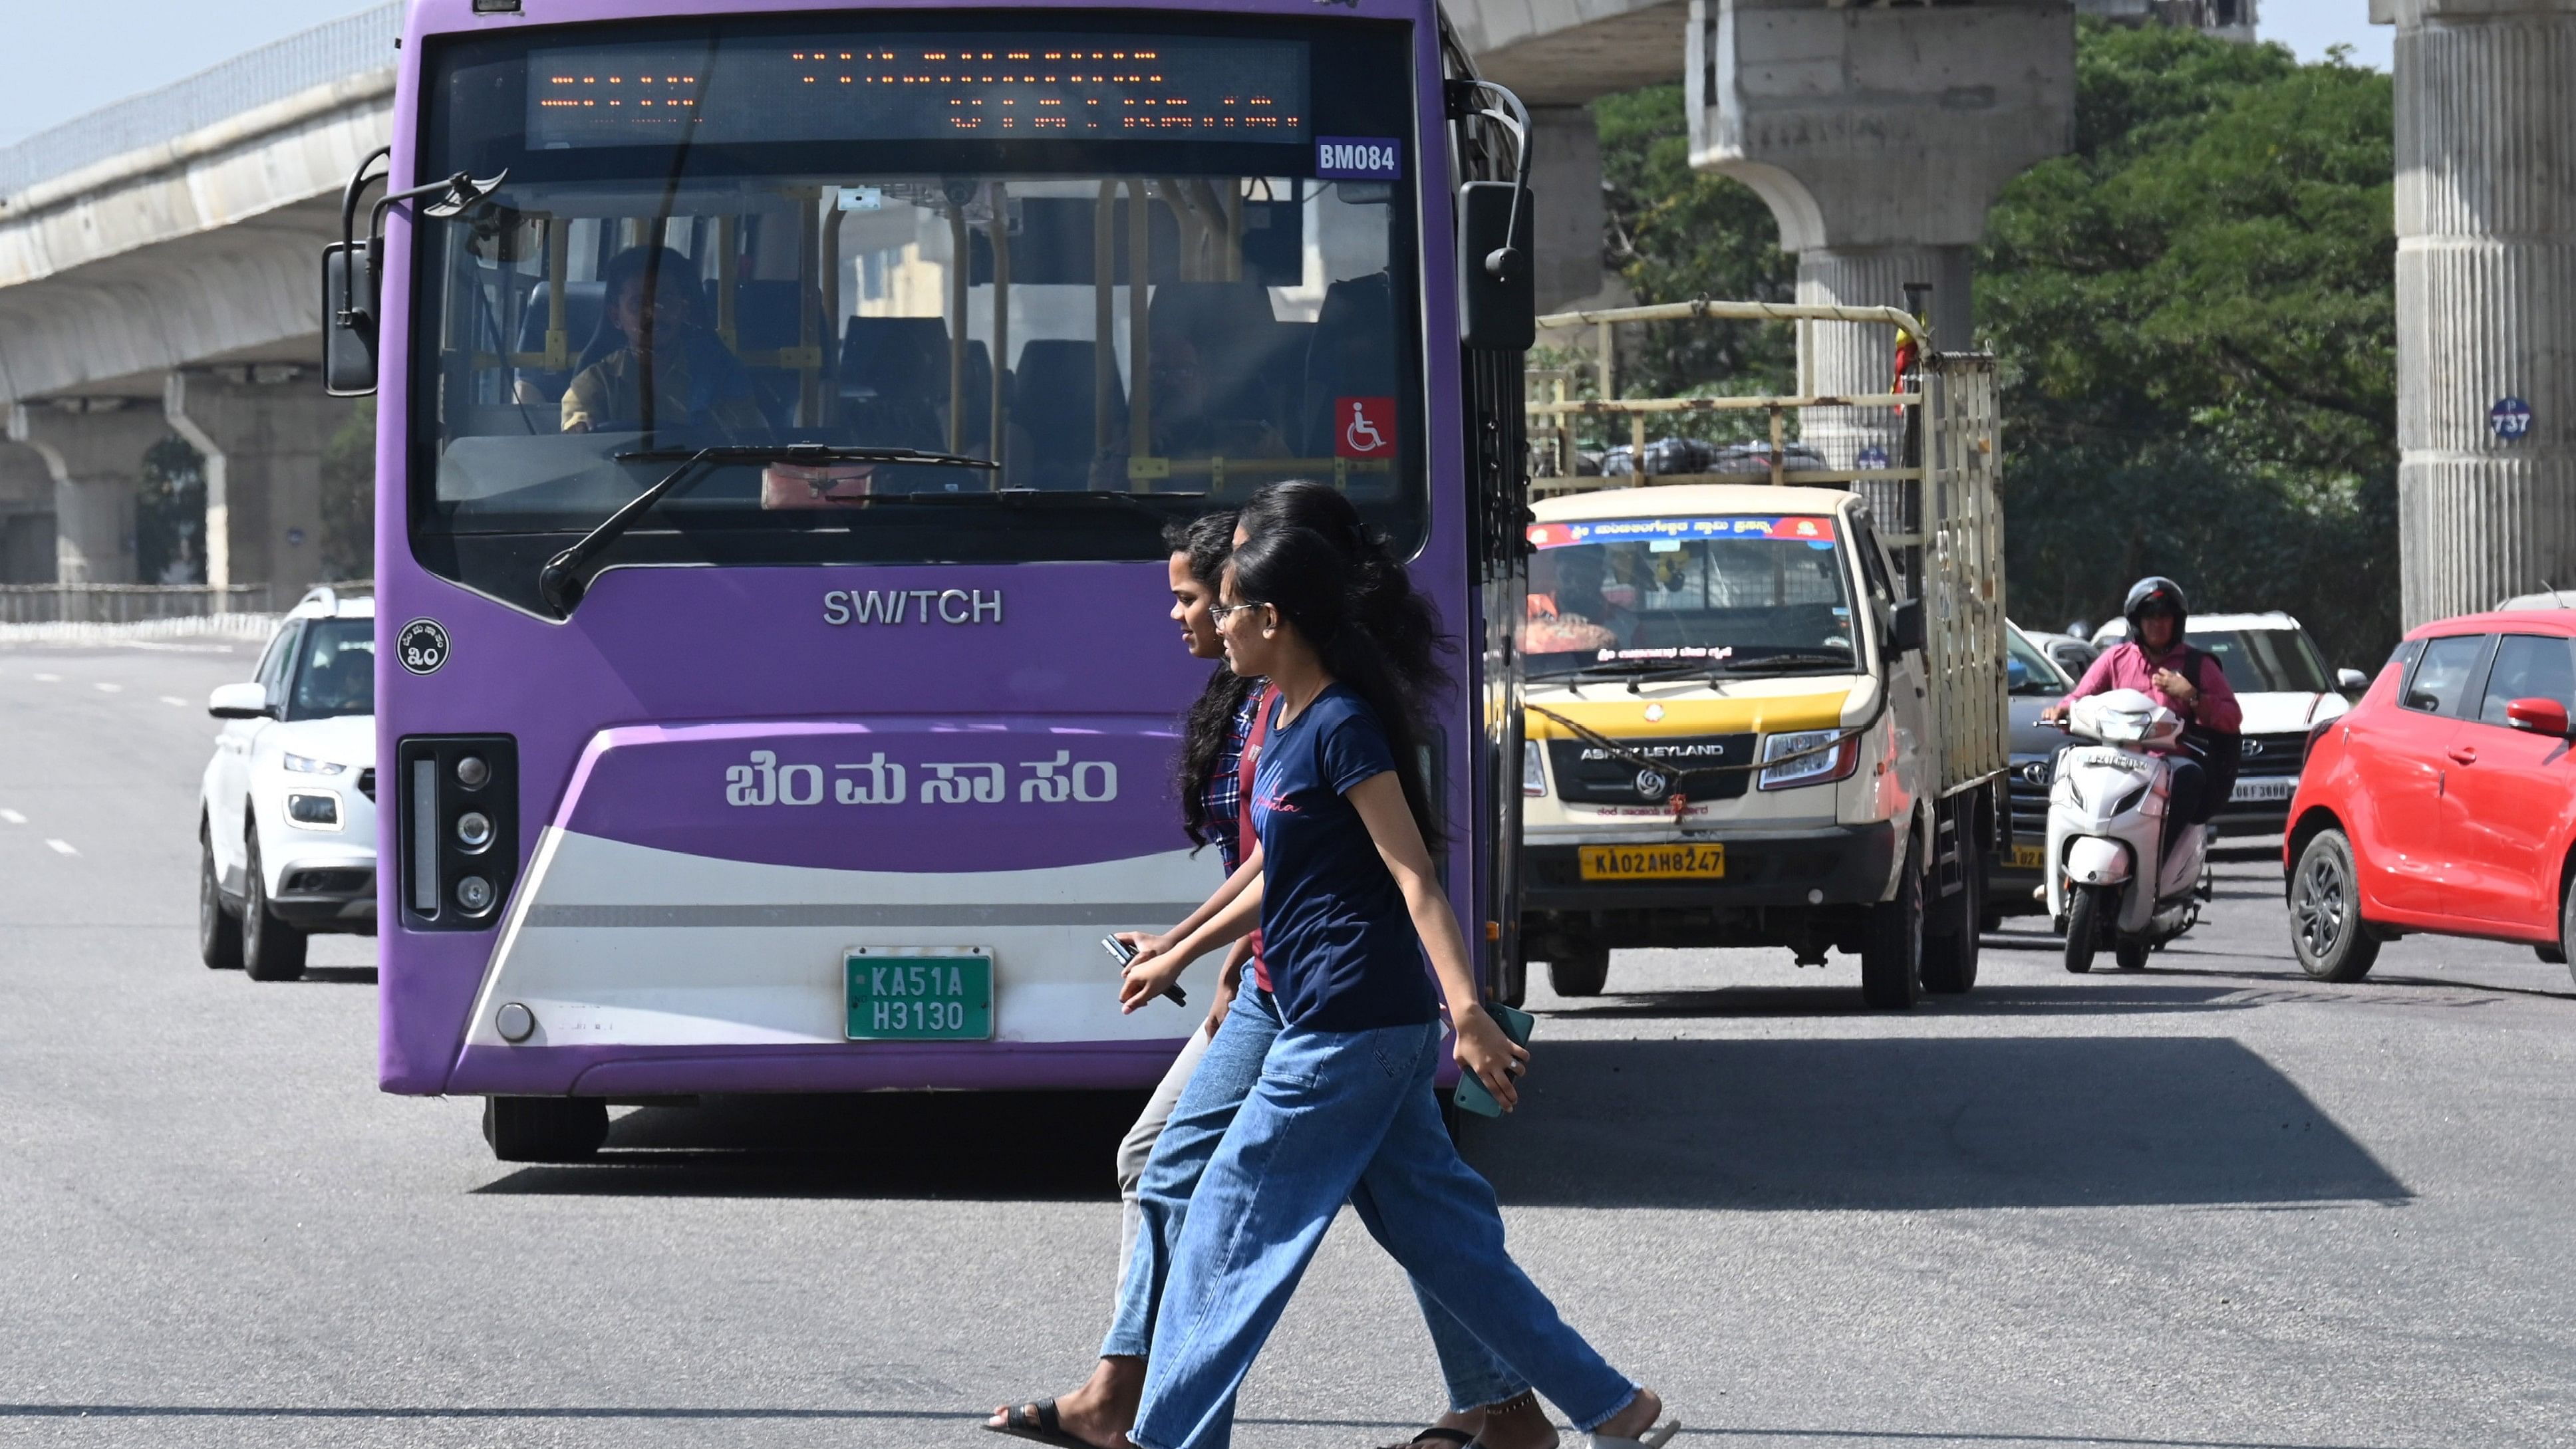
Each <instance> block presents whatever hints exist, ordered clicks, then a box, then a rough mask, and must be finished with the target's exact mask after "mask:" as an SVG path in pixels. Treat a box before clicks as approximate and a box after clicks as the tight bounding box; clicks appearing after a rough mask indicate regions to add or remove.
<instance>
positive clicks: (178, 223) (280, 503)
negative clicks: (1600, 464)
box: [0, 0, 2251, 596]
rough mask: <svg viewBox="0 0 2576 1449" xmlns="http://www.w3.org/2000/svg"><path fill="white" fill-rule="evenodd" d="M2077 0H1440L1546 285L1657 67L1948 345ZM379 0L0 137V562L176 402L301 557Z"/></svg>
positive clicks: (1591, 210)
mask: <svg viewBox="0 0 2576 1449" xmlns="http://www.w3.org/2000/svg"><path fill="white" fill-rule="evenodd" d="M2082 3H2083V4H2084V5H2085V6H2086V7H2087V8H2094V9H2106V10H2108V11H2119V10H2120V9H2121V7H2122V6H2123V5H2126V6H2128V7H2130V8H2132V9H2134V8H2137V5H2138V3H2139V0H2082ZM546 5H547V0H526V14H525V16H524V21H542V20H543V19H544V11H545V8H546ZM2075 8H2076V0H1964V3H1960V0H1954V3H1947V4H1938V5H1926V4H1917V3H1908V4H1891V3H1882V0H1454V3H1452V4H1451V5H1450V7H1449V10H1450V15H1451V18H1452V20H1453V22H1454V23H1455V24H1456V26H1457V28H1458V31H1459V35H1460V38H1461V40H1462V41H1464V42H1465V43H1466V45H1467V46H1468V47H1469V48H1470V50H1471V52H1473V53H1474V54H1475V55H1476V56H1477V58H1478V63H1479V65H1480V66H1481V67H1483V68H1484V70H1485V71H1486V73H1487V74H1489V75H1491V76H1492V77H1493V78H1495V79H1497V80H1499V81H1502V82H1503V83H1505V84H1507V85H1510V86H1512V87H1513V88H1514V89H1515V90H1516V91H1517V92H1518V93H1519V94H1520V95H1521V96H1522V97H1523V99H1524V100H1526V101H1527V102H1528V103H1529V104H1530V105H1531V107H1532V109H1533V119H1534V125H1535V130H1536V133H1537V147H1538V149H1537V152H1536V158H1537V159H1536V187H1537V191H1538V193H1539V198H1540V202H1541V205H1540V210H1539V213H1538V215H1539V218H1540V222H1539V225H1540V236H1539V246H1538V253H1539V256H1538V267H1539V279H1538V280H1539V291H1540V303H1541V305H1542V307H1543V308H1547V309H1558V308H1564V307H1567V306H1574V305H1581V304H1583V303H1587V302H1617V301H1621V300H1624V298H1623V297H1622V296H1620V295H1619V294H1618V293H1617V292H1616V291H1615V290H1614V288H1613V285H1612V282H1611V279H1610V278H1609V277H1608V276H1607V274H1605V273H1604V271H1603V269H1602V265H1601V252H1602V246H1601V237H1602V231H1603V216H1602V206H1601V171H1600V155H1599V146H1598V142H1597V139H1596V137H1595V135H1594V132H1593V128H1592V123H1591V118H1590V115H1589V113H1588V111H1587V110H1586V109H1585V105H1586V103H1587V102H1589V101H1591V100H1593V99H1594V98H1596V97H1598V96H1600V95H1603V94H1606V93H1609V92H1612V91H1618V90H1625V89H1630V88H1633V87H1636V86H1640V85H1646V84H1651V83H1655V82H1658V81H1669V80H1672V79H1674V78H1675V77H1676V71H1677V70H1678V71H1679V72H1680V78H1681V79H1683V80H1685V81H1686V82H1687V83H1688V92H1689V103H1690V107H1691V117H1692V120H1691V147H1692V156H1693V160H1694V162H1695V163H1696V164H1699V165H1702V166H1706V167H1710V168H1713V169H1715V170H1718V171H1721V172H1724V173H1726V174H1729V175H1732V176H1736V177H1738V178H1740V179H1742V180H1744V181H1745V182H1747V183H1748V184H1750V185H1751V186H1752V187H1753V188H1754V189H1755V190H1756V191H1757V192H1758V193H1760V194H1761V195H1762V197H1763V198H1764V199H1765V200H1766V201H1767V202H1768V203H1769V204H1770V206H1771V208H1772V210H1773V212H1774V213H1775V214H1776V215H1777V217H1778V218H1779V221H1780V226H1781V235H1782V241H1783V244H1784V246H1786V247H1787V248H1789V249H1790V250H1792V251H1794V252H1795V253H1796V254H1797V256H1798V291H1799V295H1800V299H1801V300H1815V301H1836V302H1850V303H1897V302H1901V301H1902V300H1903V288H1904V286H1905V284H1907V283H1909V282H1929V283H1931V284H1933V285H1934V286H1935V288H1936V292H1935V298H1936V304H1935V305H1936V320H1937V328H1936V337H1937V340H1938V341H1939V342H1941V343H1943V344H1945V345H1953V346H1956V345H1963V344H1964V343H1965V342H1966V341H1967V339H1968V335H1969V318H1970V315H1971V314H1970V311H1969V276H1968V257H1969V248H1970V247H1971V246H1972V245H1973V244H1974V243H1975V241H1976V240H1977V239H1978V237H1979V236H1980V234H1981V233H1982V231H1983V227H1984V216H1985V210H1986V207H1987V205H1988V203H1989V202H1990V201H1991V200H1992V198H1993V196H1994V194H1995V192H1996V191H1997V190H1998V189H1999V188H2000V187H2001V186H2002V185H2003V184H2004V183H2005V182H2006V181H2008V180H2009V179H2010V178H2011V177H2012V176H2013V175H2015V174H2016V173H2018V172H2019V171H2020V170H2021V169H2022V168H2024V167H2026V166H2028V165H2030V164H2031V163H2032V162H2034V161H2036V160H2039V159H2041V158H2043V157H2045V156H2048V155H2051V154H2055V153H2056V152H2058V151H2060V150H2062V149H2064V147H2065V146H2066V145H2067V144H2068V142H2069V140H2070V134H2071V129H2072V114H2073V112H2072V104H2073V102H2072V91H2073V60H2074V13H2075ZM2228 9H2229V14H2230V16H2231V17H2234V16H2237V15H2240V14H2241V15H2245V16H2250V14H2251V11H2250V7H2244V6H2240V5H2235V4H2230V5H2229V7H2228ZM2123 13H2125V12H2123ZM399 16H400V6H399V5H393V4H388V5H381V6H378V7H376V8H374V9H370V10H368V11H365V12H362V13H360V14H358V15H353V16H351V17H349V18H347V19H345V20H341V21H336V22H333V23H332V24H329V25H325V26H322V27H319V28H318V29H316V30H313V31H309V32H306V33H304V34H302V35H298V36H295V37H291V38H289V39H288V40H285V41H280V42H278V43H276V44H274V45H270V46H266V47H263V48H261V49H260V50H257V51H253V52H250V53H248V54H246V55H244V56H241V57H238V58H236V59H235V60H233V61H229V62H226V63H225V64H223V65H219V66H217V67H215V68H214V69H212V70H210V71H208V72H205V73H204V74H202V75H199V76H197V77H193V78H191V79H190V80H188V81H184V82H181V83H179V84H178V85H175V86H172V87H169V88H166V89H165V90H162V91H158V92H154V93H151V94H148V95H145V96H140V97H137V98H135V99H133V100H131V101H127V102H123V103H120V104H118V105H116V106H111V107H109V108H107V109H106V110H103V111H100V112H97V113H94V114H92V115H90V116H87V117H83V118H81V119H80V120H78V121H74V122H72V123H69V124H68V125H66V126H63V127H60V128H57V129H56V130H54V131H50V132H46V133H44V134H42V135H39V136H37V137H34V138H31V139H30V140H29V141H27V142H24V143H21V144H20V145H18V146H16V147H12V148H9V149H8V150H6V151H0V409H5V411H6V414H7V419H8V432H9V439H10V442H9V443H8V444H0V579H14V580H27V579H30V578H54V577H59V578H60V579H62V580H64V581H67V582H81V581H91V582H123V581H130V580H132V579H133V578H134V577H135V572H136V564H135V552H134V510H135V488H136V477H137V473H138V471H139V467H140V460H141V454H142V452H143V451H144V449H145V448H147V447H148V446H150V444H151V443H152V442H153V441H155V440H157V439H158V438H161V437H164V436H167V435H168V434H169V433H171V432H174V431H175V432H176V433H178V434H179V435H181V436H183V437H185V438H187V440H188V441H189V442H190V443H191V444H193V445H194V446H195V447H196V448H198V449H199V450H200V451H201V452H203V453H204V454H205V455H206V458H207V507H206V523H207V528H206V535H205V538H206V548H205V555H206V559H205V561H206V575H207V580H208V582H210V583H219V584H220V583H239V582H253V581H265V582H269V583H271V584H273V585H274V586H275V587H276V590H277V592H278V593H279V594H280V595H281V596H291V595H292V593H293V591H295V590H298V589H300V588H302V587H303V586H304V585H305V584H307V583H310V582H311V581H313V580H314V579H315V578H316V577H318V575H319V573H320V570H321V548H320V540H321V534H322V520H321V517H320V482H319V478H320V459H321V455H322V452H323V448H324V445H325V443H326V442H327V440H328V438H329V436H330V434H331V432H332V431H333V430H334V429H335V428H336V427H338V426H339V425H340V424H341V423H343V422H344V421H345V420H346V418H347V416H348V414H347V412H346V411H345V405H337V404H331V403H328V402H325V401H323V400H322V399H321V397H320V393H319V388H318V385H317V383H316V381H315V379H314V377H313V376H312V368H313V362H314V359H315V357H316V356H317V354H318V352H319V331H320V316H319V305H320V304H319V299H318V286H317V283H316V267H315V259H316V258H317V256H318V255H319V252H320V249H321V247H322V246H323V244H324V243H325V242H326V241H328V240H331V239H334V238H335V237H336V234H337V231H338V216H337V202H338V197H339V191H340V187H341V185H342V183H343V182H344V181H345V180H346V178H347V177H348V175H349V174H350V172H351V171H352V170H353V169H354V168H355V167H356V166H357V164H358V162H359V159H360V158H361V157H363V156H364V155H365V154H366V153H367V152H368V151H370V150H372V149H373V148H374V147H376V146H377V145H380V144H382V143H383V141H384V140H385V139H386V137H387V136H388V134H389V114H390V113H389V107H390V102H391V96H392V89H393V68H392V60H393V54H394V52H393V44H394V38H395V36H396V34H397V33H398V30H399ZM524 21H523V20H522V19H521V18H520V17H511V16H495V17H493V23H495V24H515V23H524ZM1839 330H1842V331H1854V330H1856V329H1839ZM1809 340H1810V339H1802V341H1809ZM1847 351H1848V355H1845V354H1844V353H1837V352H1834V351H1832V350H1830V348H1829V346H1828V345H1825V344H1822V343H1821V342H1817V344H1816V345H1810V346H1804V347H1802V357H1801V367H1802V372H1803V373H1804V374H1805V376H1804V378H1803V379H1802V382H1803V385H1804V386H1805V387H1806V388H1807V389H1808V390H1811V391H1816V392H1839V391H1861V390H1866V386H1867V385H1869V384H1873V383H1883V382H1884V380H1885V379H1884V375H1883V374H1884V372H1885V368H1886V365H1887V358H1886V356H1885V355H1884V354H1883V353H1882V352H1881V351H1879V350H1878V349H1877V348H1875V347H1868V348H1866V349H1862V350H1849V349H1847ZM48 494H50V497H49V498H48ZM48 502H49V503H50V507H47V506H45V505H47V503H48ZM48 534H50V537H51V547H50V555H51V556H50V558H46V557H45V555H46V553H47V552H48V550H47V549H46V547H45V543H46V535H48Z"/></svg>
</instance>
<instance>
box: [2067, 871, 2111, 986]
mask: <svg viewBox="0 0 2576 1449" xmlns="http://www.w3.org/2000/svg"><path fill="white" fill-rule="evenodd" d="M2110 893H2111V888H2110V887H2109V886H2092V885H2087V886H2077V887H2076V888H2075V895H2074V898H2073V899H2071V900H2069V901H2068V902H2067V903H2066V969H2067V970H2069V971H2072V972H2074V973H2075V974H2076V975H2078V976H2081V975H2083V974H2084V973H2085V972H2087V971H2090V970H2092V969H2093V953H2094V952H2095V951H2097V950H2099V949H2100V948H2101V945H2102V920H2103V913H2104V912H2105V911H2107V910H2109V909H2110V906H2111V903H2110V901H2109V899H2108V897H2109V895H2110Z"/></svg>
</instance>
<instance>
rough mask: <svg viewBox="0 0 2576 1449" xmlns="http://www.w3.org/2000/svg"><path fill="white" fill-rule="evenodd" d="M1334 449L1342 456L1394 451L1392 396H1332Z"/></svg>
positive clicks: (1383, 454)
mask: <svg viewBox="0 0 2576 1449" xmlns="http://www.w3.org/2000/svg"><path fill="white" fill-rule="evenodd" d="M1333 419H1334V421H1335V422H1336V423H1338V424H1340V426H1339V427H1338V428H1337V429H1336V430H1335V433H1334V438H1333V452H1334V454H1335V455H1336V456H1338V457H1343V458H1388V457H1393V456H1394V455H1395V399H1393V398H1391V397H1344V398H1335V399H1334V400H1333Z"/></svg>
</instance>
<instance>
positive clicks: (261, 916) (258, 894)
mask: <svg viewBox="0 0 2576 1449" xmlns="http://www.w3.org/2000/svg"><path fill="white" fill-rule="evenodd" d="M247 835H248V837H249V844H248V846H247V847H246V849H247V851H248V854H247V856H246V857H245V859H244V865H243V870H242V911H241V948H242V970H243V972H245V973H246V974H247V975H249V977H250V979H251V980H253V981H293V980H295V979H296V978H297V977H300V976H302V975H303V974H304V942H305V936H304V933H303V932H302V931H299V930H297V929H295V927H294V926H292V925H290V924H288V923H287V922H285V921H281V920H279V919H278V918H277V916H276V914H275V913H274V912H272V911H270V910H269V908H268V883H267V881H266V880H265V879H263V878H262V875H261V871H260V860H259V827H258V826H257V825H253V826H252V827H251V828H250V829H249V831H248V832H247Z"/></svg>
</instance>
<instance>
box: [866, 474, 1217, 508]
mask: <svg viewBox="0 0 2576 1449" xmlns="http://www.w3.org/2000/svg"><path fill="white" fill-rule="evenodd" d="M984 466H986V467H988V468H989V467H991V466H992V465H991V464H989V463H987V464H985V465H984ZM1206 497H1207V494H1205V493H1203V492H1202V493H1187V492H1183V493H1122V492H1115V491H1106V492H1094V491H1092V490H1090V489H1054V488H988V489H984V490H981V491H979V492H974V493H964V492H959V493H878V494H873V495H871V496H870V497H869V498H868V500H867V506H868V507H871V508H876V507H882V506H885V505H888V504H898V503H946V504H958V503H988V504H993V505H996V506H999V507H1004V508H1014V507H1016V508H1067V507H1070V508H1099V507H1109V508H1126V509H1132V510H1135V511H1136V512H1139V513H1145V514H1150V515H1151V516H1153V517H1155V518H1158V519H1159V518H1163V517H1166V516H1167V515H1168V514H1169V513H1170V511H1171V510H1170V509H1169V508H1167V507H1165V506H1163V505H1165V504H1171V503H1184V504H1195V503H1198V502H1201V501H1203V500H1204V499H1206Z"/></svg>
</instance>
